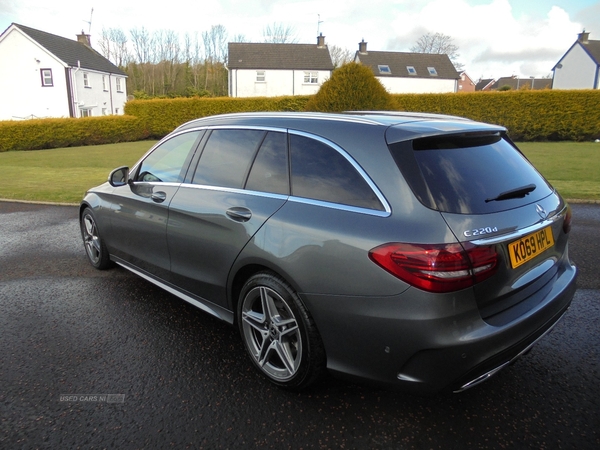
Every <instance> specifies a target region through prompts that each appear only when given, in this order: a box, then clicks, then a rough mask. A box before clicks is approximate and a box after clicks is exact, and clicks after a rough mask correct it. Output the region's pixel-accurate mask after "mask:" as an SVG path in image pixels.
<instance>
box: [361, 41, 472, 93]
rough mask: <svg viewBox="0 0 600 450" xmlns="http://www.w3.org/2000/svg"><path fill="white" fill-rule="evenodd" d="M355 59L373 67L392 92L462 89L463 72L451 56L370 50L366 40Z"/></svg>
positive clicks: (377, 75) (436, 91)
mask: <svg viewBox="0 0 600 450" xmlns="http://www.w3.org/2000/svg"><path fill="white" fill-rule="evenodd" d="M354 61H355V62H357V63H361V64H364V65H365V66H368V67H370V68H371V70H372V71H373V74H374V75H375V78H377V79H378V80H379V81H380V82H381V84H382V85H383V86H384V87H385V88H386V89H387V91H388V92H389V93H390V94H433V93H435V94H439V93H445V92H457V91H458V83H459V80H460V74H459V73H458V72H457V71H456V69H455V68H454V64H452V61H450V58H449V57H448V55H444V54H432V53H403V52H378V51H377V52H373V51H367V43H366V42H365V41H364V40H363V41H362V42H359V44H358V51H357V52H356V55H355V56H354Z"/></svg>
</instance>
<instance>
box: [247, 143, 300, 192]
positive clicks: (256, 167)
mask: <svg viewBox="0 0 600 450" xmlns="http://www.w3.org/2000/svg"><path fill="white" fill-rule="evenodd" d="M246 189H248V190H252V191H259V192H272V193H274V194H283V195H289V193H290V181H289V164H288V150H287V134H286V133H279V132H274V131H270V132H269V133H267V136H266V137H265V139H264V141H263V143H262V145H261V146H260V149H259V151H258V154H257V155H256V159H255V160H254V163H253V164H252V169H251V170H250V175H249V176H248V181H247V182H246Z"/></svg>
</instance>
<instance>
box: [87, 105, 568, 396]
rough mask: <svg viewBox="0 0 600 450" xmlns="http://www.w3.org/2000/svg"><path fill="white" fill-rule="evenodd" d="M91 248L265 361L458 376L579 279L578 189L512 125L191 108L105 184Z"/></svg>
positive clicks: (515, 352) (479, 373)
mask: <svg viewBox="0 0 600 450" xmlns="http://www.w3.org/2000/svg"><path fill="white" fill-rule="evenodd" d="M80 224H81V233H82V237H83V242H84V246H85V249H86V251H87V256H88V258H89V260H90V262H91V264H92V265H93V266H95V267H96V268H98V269H105V268H108V267H109V266H110V265H111V264H112V263H116V264H119V265H120V266H122V267H124V268H126V269H128V270H130V271H132V272H134V273H135V274H137V275H139V276H141V277H143V278H145V279H146V280H148V281H150V282H152V283H154V284H156V285H158V286H160V287H162V288H164V289H166V290H167V291H168V292H170V293H172V294H174V295H176V296H177V297H180V298H181V299H183V300H186V301H188V302H190V303H192V304H193V305H195V306H197V307H198V308H200V309H202V310H203V311H206V312H208V313H210V314H213V315H215V316H217V317H219V318H220V319H222V320H224V321H226V322H229V323H231V324H233V325H235V326H237V327H239V331H240V334H241V338H242V341H243V344H244V346H245V349H246V350H247V353H248V355H249V358H250V360H251V361H252V363H253V364H254V365H255V366H256V368H257V369H258V371H259V372H260V373H262V374H263V375H264V376H265V377H266V378H267V379H268V380H270V381H271V382H273V383H274V384H276V385H278V386H282V387H286V388H292V389H301V388H305V387H307V386H309V385H311V384H312V383H314V382H315V381H317V380H318V379H319V378H321V377H322V376H323V375H324V374H325V373H326V372H330V373H332V374H334V375H340V376H346V377H350V378H351V379H356V380H363V381H368V382H374V383H377V384H378V385H385V386H388V387H397V388H401V389H405V390H408V391H413V392H421V393H432V392H438V391H442V390H450V391H462V390H464V389H467V388H469V387H471V386H474V385H476V384H478V383H480V382H482V381H484V380H486V379H487V378H489V377H490V376H491V375H493V374H494V373H496V372H497V371H498V370H500V369H501V368H503V367H505V366H506V365H508V364H510V363H511V362H512V361H513V360H514V359H515V358H517V357H518V356H520V355H522V354H523V353H524V352H526V351H527V350H528V349H529V348H530V347H531V346H532V345H533V344H534V343H535V342H536V341H537V340H538V339H540V338H541V337H542V336H543V335H544V334H546V333H547V332H548V331H549V330H550V329H551V328H552V327H553V326H554V325H555V324H556V323H557V322H558V321H559V319H560V318H561V317H562V316H563V314H565V312H566V311H567V308H568V307H569V304H570V303H571V300H572V298H573V295H574V292H575V280H576V273H577V271H576V268H575V266H574V265H573V264H572V263H571V261H570V260H569V255H568V244H567V240H568V235H569V229H570V224H571V213H570V208H569V206H568V205H567V204H566V203H565V201H564V200H563V199H562V198H561V197H560V195H559V194H558V193H557V192H556V191H555V190H554V189H553V187H552V186H551V185H550V184H549V183H548V182H547V181H546V180H545V179H544V178H543V177H542V176H541V175H540V174H539V173H538V172H537V171H536V169H535V168H534V167H533V166H532V165H531V164H530V163H529V162H528V161H527V159H526V158H525V157H524V156H523V155H522V153H521V152H520V151H519V150H518V149H517V148H516V146H515V145H514V144H513V143H512V142H511V141H510V139H509V138H508V137H507V134H506V130H505V129H504V128H502V127H498V126H493V125H488V124H483V123H478V122H473V121H470V120H466V119H462V118H458V117H449V116H439V115H429V114H417V113H378V112H368V113H367V112H356V113H347V114H316V113H315V114H313V113H247V114H229V115H220V116H214V117H206V118H202V119H198V120H193V121H191V122H188V123H186V124H184V125H182V126H180V127H179V128H177V129H176V130H175V131H173V132H172V133H171V134H169V135H168V136H166V137H165V138H164V139H162V140H161V141H160V142H158V143H157V144H156V145H155V146H154V147H153V148H152V149H150V151H149V152H148V153H147V154H146V155H145V156H144V157H143V158H142V159H141V160H140V161H139V162H138V163H137V164H136V165H135V166H134V167H132V168H131V169H130V168H127V167H120V168H117V169H115V170H114V171H113V172H112V173H111V174H110V175H109V179H108V182H106V183H104V184H102V185H100V186H98V187H95V188H92V189H90V190H89V191H88V192H87V194H86V195H85V198H84V199H83V202H82V203H81V209H80Z"/></svg>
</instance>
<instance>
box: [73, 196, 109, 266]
mask: <svg viewBox="0 0 600 450" xmlns="http://www.w3.org/2000/svg"><path fill="white" fill-rule="evenodd" d="M79 227H80V228H81V237H82V238H83V246H84V247H85V253H86V254H87V257H88V261H89V262H90V264H91V265H92V266H94V267H95V268H96V269H98V270H104V269H108V268H109V267H110V266H111V261H110V255H109V254H108V250H107V249H106V245H105V244H104V241H103V240H102V238H101V237H100V231H99V230H98V225H97V223H96V218H95V217H94V213H93V212H92V210H91V209H90V208H85V209H84V210H83V214H81V221H80V222H79Z"/></svg>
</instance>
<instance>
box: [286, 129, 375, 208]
mask: <svg viewBox="0 0 600 450" xmlns="http://www.w3.org/2000/svg"><path fill="white" fill-rule="evenodd" d="M290 154H291V160H292V161H291V166H292V195H294V196H296V197H304V198H310V199H315V200H321V201H325V202H333V203H340V204H342V205H350V206H357V207H361V208H369V209H377V210H383V209H384V208H383V206H382V204H381V202H380V201H379V199H378V198H377V196H376V195H375V193H374V192H373V190H372V189H371V187H370V186H369V185H368V183H367V182H366V181H365V179H364V178H363V177H362V176H361V175H360V174H359V173H358V171H357V170H356V169H355V168H354V166H353V165H352V164H351V163H350V162H349V161H348V160H347V159H346V158H345V157H344V156H342V155H341V154H340V153H339V152H338V151H337V150H335V149H334V148H332V147H330V146H329V145H326V144H325V143H323V142H320V141H317V140H315V139H310V138H307V137H305V136H298V135H295V134H292V135H290Z"/></svg>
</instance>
